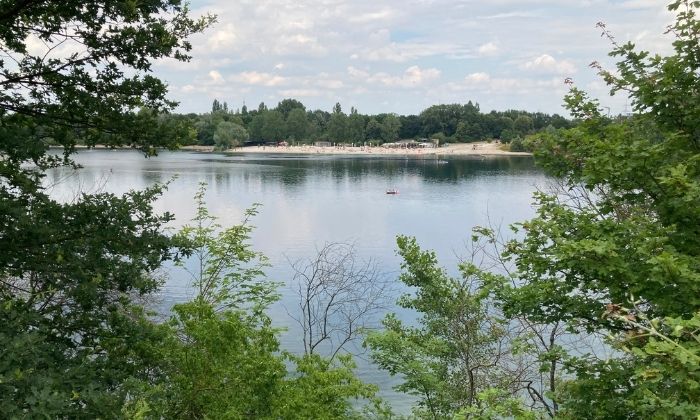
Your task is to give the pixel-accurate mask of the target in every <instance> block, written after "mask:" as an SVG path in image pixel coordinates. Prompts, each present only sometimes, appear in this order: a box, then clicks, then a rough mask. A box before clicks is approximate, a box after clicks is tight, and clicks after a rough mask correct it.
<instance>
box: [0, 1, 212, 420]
mask: <svg viewBox="0 0 700 420" xmlns="http://www.w3.org/2000/svg"><path fill="white" fill-rule="evenodd" d="M212 21H213V19H212V18H211V17H204V18H202V19H198V20H193V19H192V18H191V17H189V15H188V10H187V8H186V7H185V6H182V5H181V4H180V3H179V2H175V1H157V0H155V1H149V2H140V3H136V2H130V3H124V2H117V1H97V2H91V3H89V4H86V3H85V2H82V1H72V0H68V1H63V2H35V1H20V2H4V3H3V4H2V5H0V48H2V50H3V51H4V52H5V54H7V55H11V56H12V57H13V58H14V59H13V60H12V61H8V60H0V86H1V90H0V155H2V159H0V238H3V239H2V240H0V253H1V256H0V300H1V301H0V308H1V309H0V324H2V327H1V328H2V330H1V331H0V335H1V336H2V337H1V339H2V340H1V342H0V353H2V355H3V356H2V363H0V410H2V412H3V415H4V416H7V417H10V418H13V417H17V418H21V417H27V416H36V417H45V418H79V417H94V418H111V417H115V416H116V415H117V413H119V412H120V410H121V406H122V405H123V402H124V401H125V399H126V398H127V395H129V393H130V390H129V384H130V383H131V382H132V381H134V380H142V379H146V378H147V377H148V376H149V375H148V371H147V369H145V368H144V366H148V364H149V363H148V358H149V357H150V355H151V350H152V348H150V347H149V346H148V345H147V344H144V343H147V342H150V337H151V335H152V334H156V335H157V331H156V330H157V328H154V327H153V326H152V325H151V324H149V323H148V322H147V321H145V320H144V316H143V313H142V311H139V310H138V309H137V308H134V306H133V305H132V301H131V299H132V297H134V296H138V295H145V294H148V293H149V292H152V291H154V290H155V289H156V288H157V287H158V284H159V283H158V281H156V280H155V279H154V278H153V276H151V275H150V273H152V272H153V271H154V270H155V269H157V268H158V267H159V266H160V264H161V262H162V261H163V260H166V259H168V258H171V257H172V254H171V246H172V243H171V241H170V240H169V239H168V237H166V236H165V235H164V234H163V233H162V226H163V224H165V223H167V222H168V221H170V220H171V216H169V215H167V214H166V215H157V214H155V213H154V212H153V210H152V208H151V203H152V202H153V200H155V199H156V198H157V197H158V195H159V194H160V192H161V189H160V188H152V189H150V190H147V191H144V192H131V193H128V194H126V195H124V196H121V197H117V196H114V195H111V194H106V193H102V194H83V195H81V196H80V197H79V199H77V200H76V201H75V202H73V203H58V202H56V201H54V200H52V199H51V198H50V197H49V196H48V195H47V193H46V191H45V190H44V189H43V187H42V177H43V175H44V172H45V170H47V169H48V168H51V167H54V166H57V165H62V164H67V163H70V162H69V157H70V154H71V153H72V151H73V146H74V145H75V144H76V142H77V141H78V140H81V141H84V142H85V143H86V144H88V145H94V144H95V143H97V142H100V143H104V144H107V145H124V144H126V145H131V146H134V147H138V148H140V149H141V150H143V151H145V152H146V153H149V154H150V153H154V152H155V147H176V146H177V145H178V144H179V143H180V141H182V139H181V138H179V137H178V136H172V137H171V136H167V135H166V136H164V135H163V133H162V132H159V130H161V129H162V128H163V125H162V123H161V122H162V121H163V120H160V117H159V116H160V115H162V113H163V112H165V111H167V110H169V109H171V108H172V107H173V105H174V104H173V103H172V102H170V101H168V100H167V99H166V93H167V90H166V86H165V84H164V83H163V82H161V81H160V80H158V79H156V78H155V77H153V76H151V75H150V74H149V72H150V69H151V62H152V61H153V60H155V59H160V58H165V57H172V58H175V59H178V60H181V61H186V60H188V58H189V57H188V55H187V53H188V51H189V50H190V44H189V42H188V41H187V38H188V37H189V36H190V35H192V34H193V33H196V32H200V31H202V30H203V29H204V28H205V27H206V26H207V25H208V24H209V23H211V22H212ZM33 40H34V41H38V43H39V44H44V43H45V45H46V49H45V50H44V51H40V52H35V51H34V50H33V49H30V48H29V43H30V42H32V41H33ZM61 43H64V45H71V46H75V47H78V48H79V50H78V51H77V52H76V53H75V54H71V55H65V56H62V55H60V54H55V53H52V54H47V53H48V52H49V51H50V49H52V48H53V47H56V46H57V45H60V44H61ZM139 111H141V112H139ZM50 143H54V144H59V145H62V146H64V154H63V156H55V155H53V154H49V153H47V148H48V145H49V144H50Z"/></svg>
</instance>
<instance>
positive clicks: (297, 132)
mask: <svg viewBox="0 0 700 420" xmlns="http://www.w3.org/2000/svg"><path fill="white" fill-rule="evenodd" d="M286 129H287V136H288V137H289V138H291V139H293V140H295V141H304V140H306V138H307V135H308V133H309V120H308V119H307V117H306V111H304V110H303V109H301V108H295V109H292V110H291V111H290V112H289V115H288V116H287V121H286Z"/></svg>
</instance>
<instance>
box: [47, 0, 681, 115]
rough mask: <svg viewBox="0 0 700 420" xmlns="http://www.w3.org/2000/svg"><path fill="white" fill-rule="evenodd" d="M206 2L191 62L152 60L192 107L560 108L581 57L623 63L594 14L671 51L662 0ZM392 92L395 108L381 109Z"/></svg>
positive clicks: (625, 34) (628, 36) (589, 75)
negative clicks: (286, 100) (273, 103)
mask: <svg viewBox="0 0 700 420" xmlns="http://www.w3.org/2000/svg"><path fill="white" fill-rule="evenodd" d="M197 3H200V4H202V3H206V6H204V7H203V8H202V10H200V11H195V14H197V13H200V12H204V11H206V12H211V13H214V14H216V15H217V16H218V22H219V23H217V24H215V25H214V26H213V27H212V28H210V29H208V30H207V31H206V32H205V33H203V34H199V35H196V36H195V37H194V38H193V39H192V43H193V47H194V48H193V50H192V54H193V56H194V57H193V60H192V62H191V63H189V64H188V63H179V62H167V61H165V60H163V61H159V62H158V63H157V64H156V66H154V71H155V72H156V75H158V76H160V77H162V78H164V79H165V80H167V82H168V83H169V85H170V86H172V87H173V91H174V95H175V97H174V99H180V100H182V102H183V105H182V108H181V110H183V111H186V112H190V111H194V112H198V111H202V110H204V109H205V108H206V109H208V106H209V105H210V103H211V99H210V98H211V97H212V96H214V95H225V96H221V97H219V99H221V100H227V99H228V101H229V103H234V102H235V98H239V101H240V100H241V99H240V98H241V97H242V96H243V93H244V92H245V97H246V100H247V101H248V102H250V103H254V102H259V101H260V100H265V101H266V102H269V101H270V100H271V99H269V98H272V97H274V98H276V97H277V95H279V94H280V92H281V91H283V92H284V93H285V97H286V96H299V97H305V98H308V100H307V101H304V102H305V104H306V105H307V106H308V107H309V108H311V109H314V108H321V109H329V108H330V107H331V106H332V105H333V104H334V103H335V102H336V101H339V100H340V101H341V102H342V100H343V99H344V98H349V97H352V100H353V102H354V105H356V106H357V107H358V108H360V109H362V110H363V112H399V113H401V112H419V111H420V110H421V107H426V106H429V105H430V104H432V103H439V102H445V101H462V100H464V99H465V98H469V99H472V100H475V101H479V102H480V103H482V104H484V103H489V104H490V105H492V106H494V107H497V108H499V109H507V108H511V107H513V106H526V107H534V108H536V109H540V110H543V111H550V112H551V111H554V112H560V111H561V108H560V105H561V93H560V90H561V89H563V87H561V86H562V85H561V81H562V80H563V78H564V77H566V76H570V75H574V74H575V75H576V79H577V83H579V84H580V85H581V86H586V84H587V83H589V82H590V81H592V80H595V79H596V78H597V76H596V74H595V72H594V71H591V70H587V69H585V68H584V67H583V65H582V64H583V63H589V62H591V61H594V60H598V61H600V62H601V63H602V64H603V65H604V66H606V68H614V67H615V66H614V61H613V59H609V58H607V53H608V51H609V50H610V45H609V43H607V42H606V41H605V40H600V37H599V35H600V32H599V30H598V29H596V28H595V23H596V22H598V21H604V22H606V23H607V24H608V28H609V29H610V30H611V31H612V32H613V33H614V34H615V36H616V37H617V39H618V40H619V41H620V42H625V41H627V40H632V41H638V45H640V48H644V49H649V50H651V51H652V52H656V51H661V52H662V53H664V52H668V45H669V42H668V37H664V36H662V35H661V34H662V33H663V32H664V30H665V27H666V25H667V24H668V23H670V21H671V19H672V16H670V15H669V14H668V13H666V12H663V9H664V7H663V4H662V2H660V0H620V1H617V2H612V1H610V0H571V1H569V2H561V1H560V0H559V1H557V0H517V1H516V0H494V1H492V2H475V1H469V2H465V1H463V0H440V1H439V2H438V1H437V0H386V1H384V2H376V1H374V0H321V1H319V0H266V1H255V0H241V1H239V2H231V1H229V0H206V1H204V0H198V1H197V2H195V4H197ZM662 12H663V13H662ZM35 41H36V40H35ZM34 44H35V45H34V48H40V47H41V45H40V44H39V43H36V42H35V43H34ZM664 48H667V49H666V50H664ZM506 52H507V53H506ZM545 52H546V53H547V54H545ZM484 58H488V59H484ZM579 66H580V67H581V68H580V69H577V67H579ZM213 69H215V70H213ZM577 70H580V71H578V72H577ZM210 71H216V72H217V74H218V76H217V75H216V74H214V75H212V74H210ZM219 76H221V77H219ZM222 78H223V81H222V80H221V79H222ZM517 95H522V97H519V96H517ZM524 98H527V99H524ZM280 99H281V98H280ZM385 100H387V101H388V103H389V104H391V106H392V107H397V108H396V109H394V108H391V109H384V108H383V107H382V105H381V104H382V102H383V101H385ZM518 101H520V102H518ZM201 103H204V104H205V108H201V107H199V104H201ZM343 105H344V108H347V107H348V106H349V105H348V106H346V104H345V103H343ZM482 109H485V108H483V107H482ZM528 109H529V108H528Z"/></svg>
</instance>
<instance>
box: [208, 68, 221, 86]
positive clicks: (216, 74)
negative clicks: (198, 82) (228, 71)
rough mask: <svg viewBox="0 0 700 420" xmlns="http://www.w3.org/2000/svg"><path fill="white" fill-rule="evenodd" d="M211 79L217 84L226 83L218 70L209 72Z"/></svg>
mask: <svg viewBox="0 0 700 420" xmlns="http://www.w3.org/2000/svg"><path fill="white" fill-rule="evenodd" d="M209 79H210V81H211V82H213V83H215V84H219V83H223V81H224V77H223V76H222V75H221V73H219V72H218V71H216V70H212V71H210V72H209Z"/></svg>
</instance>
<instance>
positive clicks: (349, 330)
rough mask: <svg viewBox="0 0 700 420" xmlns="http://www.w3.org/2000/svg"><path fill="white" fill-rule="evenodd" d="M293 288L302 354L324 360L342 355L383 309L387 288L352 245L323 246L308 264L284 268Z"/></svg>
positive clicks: (372, 262)
mask: <svg viewBox="0 0 700 420" xmlns="http://www.w3.org/2000/svg"><path fill="white" fill-rule="evenodd" d="M290 264H291V265H292V268H293V269H294V272H295V274H294V278H293V282H294V283H295V284H297V295H298V297H299V313H298V315H292V317H293V318H294V319H295V320H296V321H297V323H299V326H300V327H301V329H302V332H303V337H302V338H303V344H304V352H305V353H306V354H314V353H319V352H320V353H321V354H325V355H329V356H330V359H331V360H333V359H334V358H335V357H336V355H337V354H338V353H339V352H342V351H348V349H347V347H346V346H348V345H350V344H352V342H353V341H354V340H356V339H357V338H358V337H360V336H361V335H363V334H365V333H367V332H368V331H369V329H370V327H371V326H372V320H373V318H374V317H375V316H376V315H377V314H378V313H379V312H380V311H382V310H383V309H385V308H386V306H387V299H388V297H389V291H390V290H389V286H388V284H387V281H386V280H384V279H383V278H382V276H381V273H379V271H378V270H377V264H376V263H375V262H374V261H372V260H368V261H361V260H359V259H358V258H357V256H356V250H355V247H354V245H352V244H345V243H330V244H326V245H324V246H323V247H322V248H321V249H320V250H319V251H318V252H317V255H316V256H315V257H314V258H312V259H307V260H298V261H295V262H293V263H290Z"/></svg>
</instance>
